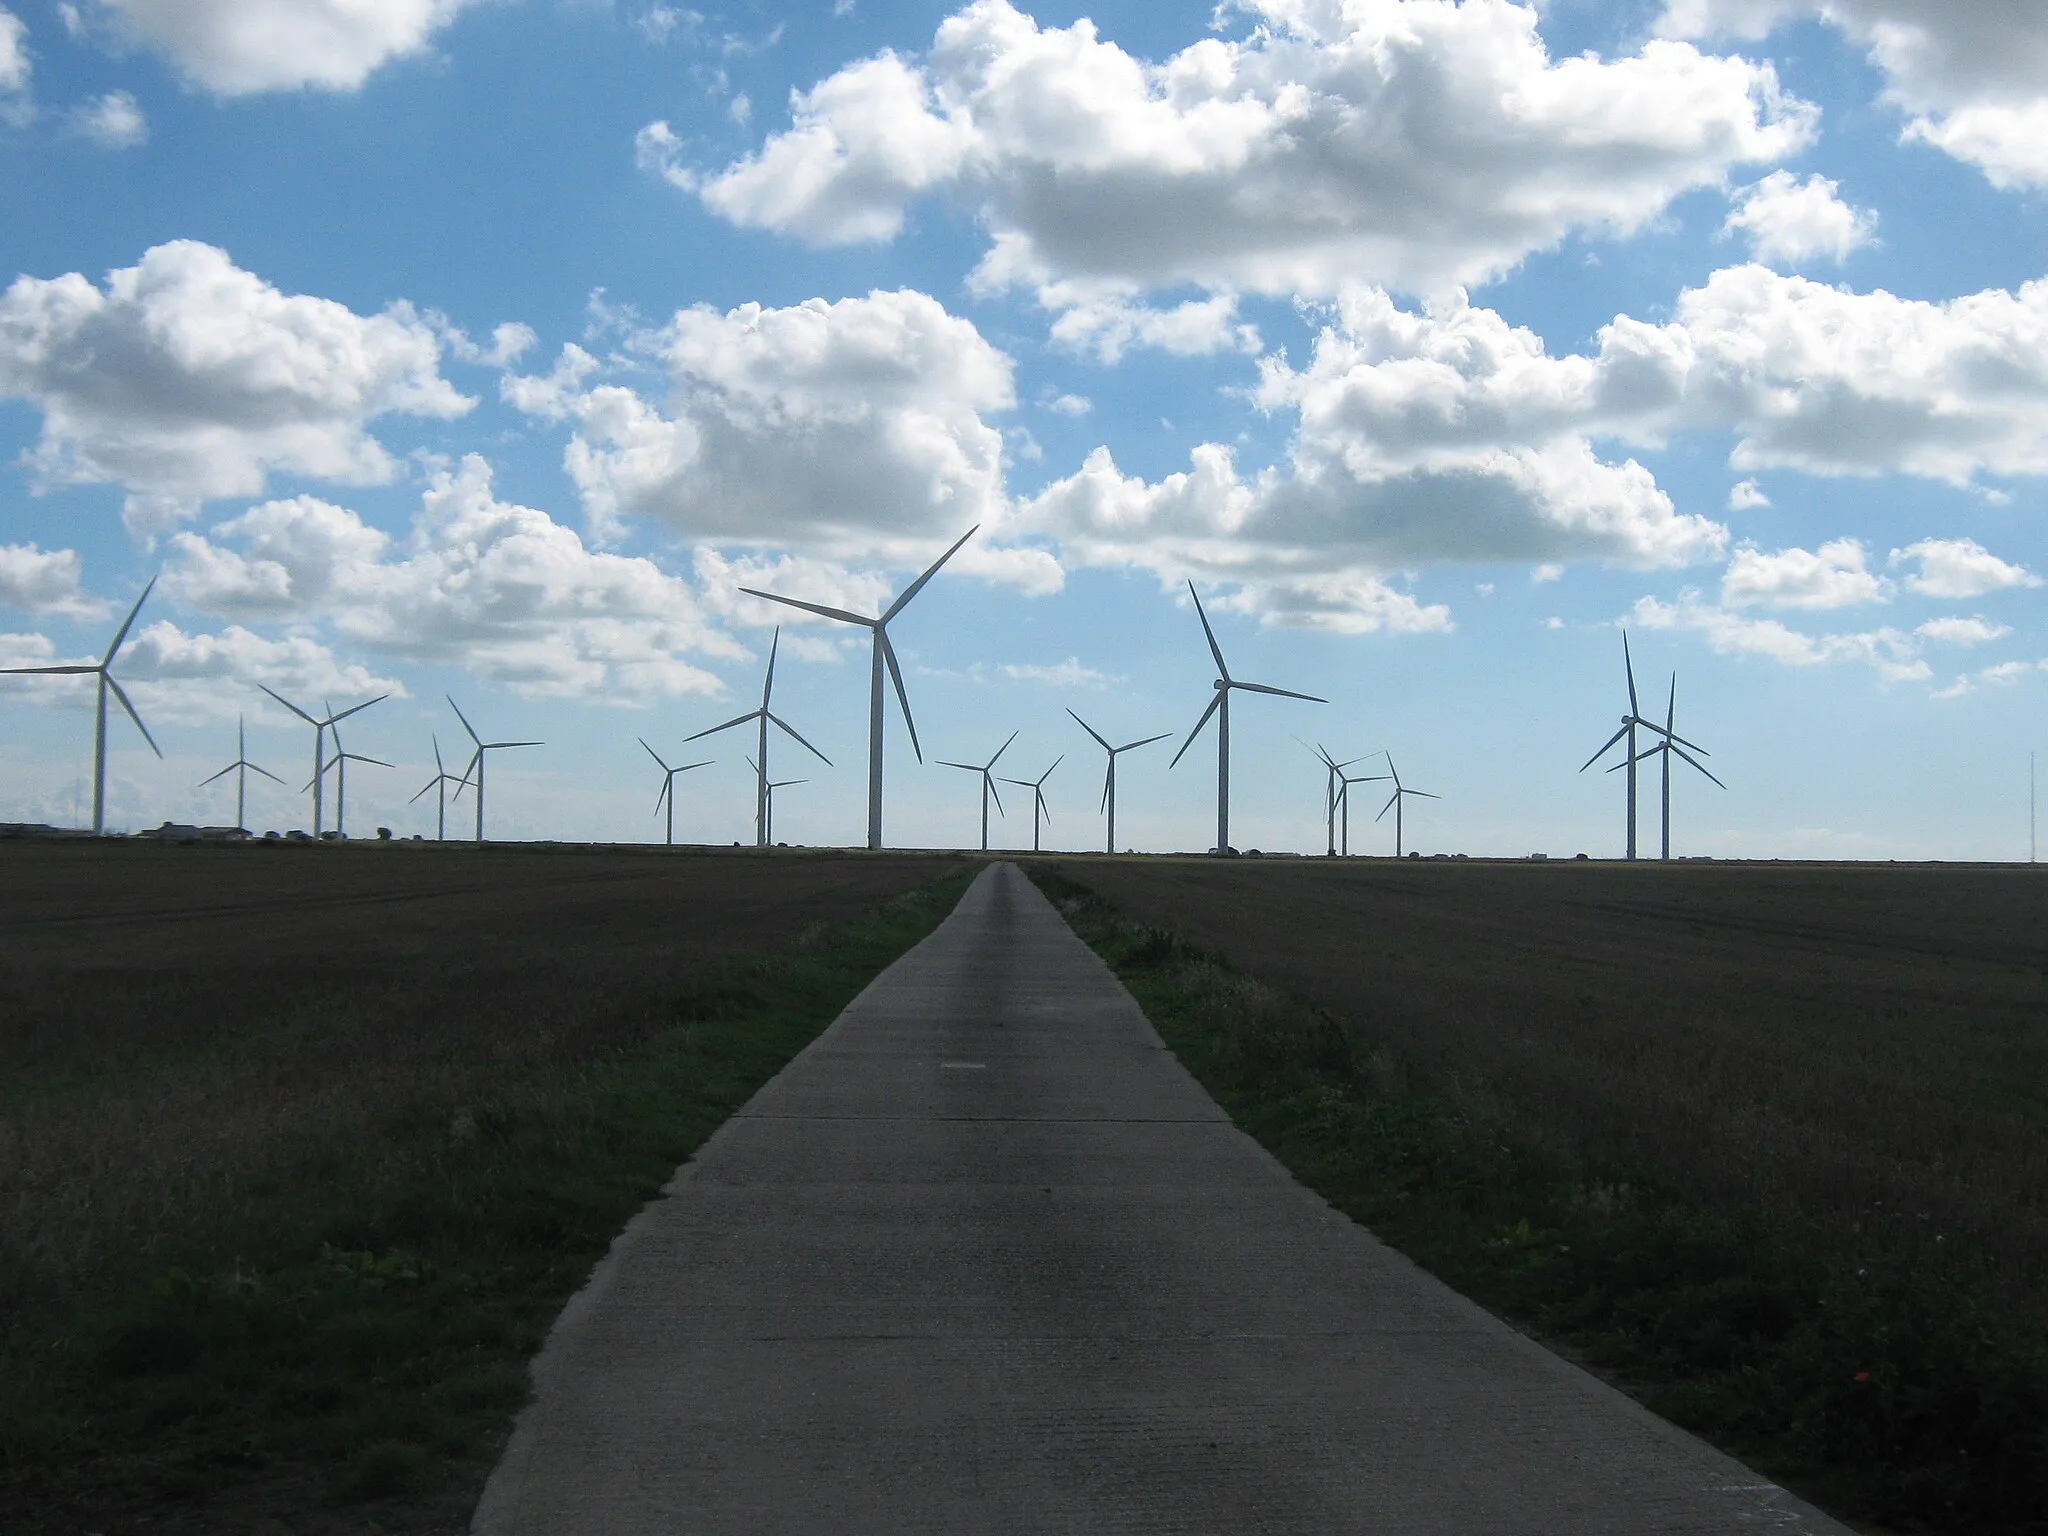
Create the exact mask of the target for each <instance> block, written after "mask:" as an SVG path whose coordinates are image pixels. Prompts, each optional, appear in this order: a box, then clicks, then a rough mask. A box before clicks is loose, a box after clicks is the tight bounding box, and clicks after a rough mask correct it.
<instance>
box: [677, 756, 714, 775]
mask: <svg viewBox="0 0 2048 1536" xmlns="http://www.w3.org/2000/svg"><path fill="white" fill-rule="evenodd" d="M717 761H718V759H717V758H715V757H707V758H705V759H704V761H703V762H701V763H685V764H683V766H682V767H680V768H678V769H677V770H676V772H677V773H688V772H689V771H690V770H691V769H692V768H709V767H710V766H711V765H712V764H713V763H715V762H717Z"/></svg>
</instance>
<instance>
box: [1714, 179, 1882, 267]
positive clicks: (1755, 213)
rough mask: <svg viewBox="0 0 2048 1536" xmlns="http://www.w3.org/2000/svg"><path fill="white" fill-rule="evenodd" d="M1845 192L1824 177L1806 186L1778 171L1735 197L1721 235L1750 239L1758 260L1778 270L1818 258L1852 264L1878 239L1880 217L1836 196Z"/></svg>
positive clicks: (1808, 181) (1837, 184)
mask: <svg viewBox="0 0 2048 1536" xmlns="http://www.w3.org/2000/svg"><path fill="white" fill-rule="evenodd" d="M1840 189H1841V183H1840V182H1835V181H1830V180H1828V178H1827V177H1825V176H1809V177H1807V178H1806V180H1804V181H1801V180H1800V179H1799V178H1798V177H1796V176H1794V175H1793V174H1792V173H1791V172H1790V171H1773V172H1771V174H1770V175H1768V176H1766V177H1764V179H1763V180H1762V181H1759V182H1757V183H1756V184H1755V185H1754V186H1749V187H1744V188H1743V189H1742V190H1741V191H1740V192H1738V193H1737V194H1736V195H1735V206H1734V208H1733V209H1732V210H1731V211H1730V212H1729V214H1728V222H1727V223H1726V224H1724V225H1723V226H1722V232H1723V233H1725V234H1734V233H1736V232H1738V231H1740V232H1741V233H1743V234H1746V235H1747V236H1748V237H1749V242H1750V249H1751V251H1753V252H1754V253H1755V255H1756V259H1757V260H1758V261H1762V262H1769V263H1772V264H1774V265H1776V264H1784V265H1789V266H1797V265H1798V264H1799V263H1801V262H1803V261H1809V260H1811V259H1812V258H1814V257H1816V256H1825V257H1827V258H1829V259H1830V260H1832V261H1838V262H1840V261H1847V260H1848V259H1849V255H1850V253H1851V252H1852V251H1855V250H1858V249H1859V248H1861V247H1863V246H1866V245H1869V244H1870V243H1871V242H1872V241H1873V240H1875V239H1876V238H1877V215H1876V214H1874V213H1871V212H1869V211H1868V210H1866V209H1861V208H1852V207H1850V206H1849V205H1848V204H1847V203H1845V202H1843V201H1842V200H1841V198H1840V197H1838V196H1837V195H1836V194H1837V193H1838V192H1839V191H1840Z"/></svg>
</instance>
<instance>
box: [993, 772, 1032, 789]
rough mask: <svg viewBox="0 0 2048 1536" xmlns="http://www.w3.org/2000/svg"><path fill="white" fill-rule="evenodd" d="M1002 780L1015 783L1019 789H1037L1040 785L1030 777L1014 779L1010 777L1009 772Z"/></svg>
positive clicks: (1006, 782)
mask: <svg viewBox="0 0 2048 1536" xmlns="http://www.w3.org/2000/svg"><path fill="white" fill-rule="evenodd" d="M1001 782H1003V783H1005V784H1014V785H1016V786H1017V787H1018V788H1019V789H1036V788H1037V787H1038V786H1037V785H1036V784H1033V783H1032V782H1031V781H1030V780H1029V779H1013V778H1010V777H1009V776H1008V775H1007V774H1006V775H1004V777H1003V779H1002V781H1001Z"/></svg>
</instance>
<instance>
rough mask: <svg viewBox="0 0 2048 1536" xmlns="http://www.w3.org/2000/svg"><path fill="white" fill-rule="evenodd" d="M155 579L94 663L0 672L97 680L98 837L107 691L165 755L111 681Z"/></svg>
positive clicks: (103, 813) (102, 821)
mask: <svg viewBox="0 0 2048 1536" xmlns="http://www.w3.org/2000/svg"><path fill="white" fill-rule="evenodd" d="M155 587H156V578H155V577H154V576H152V577H150V578H149V585H148V586H146V587H144V588H143V589H142V596H140V597H138V598H137V599H135V606H134V607H133V608H130V609H129V610H128V617H127V618H125V619H123V620H122V621H121V627H120V628H119V629H117V630H115V631H114V643H113V644H112V645H110V646H108V647H107V653H106V655H104V656H102V657H101V658H100V659H99V660H98V661H97V662H91V663H87V662H76V663H72V664H70V665H68V666H57V667H6V668H0V673H4V674H5V675H8V676H14V677H84V676H86V675H88V674H90V675H92V676H94V677H97V678H98V679H99V707H98V711H97V713H96V715H95V717H94V720H95V723H94V726H93V734H92V831H93V836H95V837H98V836H99V835H100V834H101V833H102V832H104V831H105V830H106V824H107V693H108V691H109V690H112V692H113V695H114V697H115V698H116V699H118V700H120V701H121V707H122V708H123V709H125V710H127V711H128V718H129V719H130V720H133V721H134V722H135V729H137V730H138V731H140V732H142V739H143V740H144V741H146V742H148V743H149V750H150V751H152V752H154V753H155V754H156V755H157V756H158V757H162V756H163V755H164V751H163V748H162V747H159V746H158V745H157V744H156V738H155V737H154V736H152V735H150V734H149V727H148V726H146V725H144V724H143V723H142V716H140V715H138V714H137V713H135V706H134V705H133V704H131V703H129V702H128V695H127V694H126V693H125V692H124V691H123V690H122V688H121V685H120V684H119V683H117V682H116V681H114V674H113V671H112V670H111V669H112V667H113V665H114V653H115V652H117V651H119V650H120V649H121V643H122V642H123V641H125V640H126V639H127V638H128V630H129V628H130V626H132V625H133V624H134V623H135V615H137V614H138V613H140V612H142V605H143V604H144V603H146V602H148V601H149V594H150V593H151V592H152V591H153V590H155Z"/></svg>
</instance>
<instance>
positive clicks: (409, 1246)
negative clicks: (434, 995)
mask: <svg viewBox="0 0 2048 1536" xmlns="http://www.w3.org/2000/svg"><path fill="white" fill-rule="evenodd" d="M973 873H974V871H973V870H971V869H970V870H965V871H961V870H957V869H956V871H955V872H953V873H950V874H948V875H947V876H946V877H944V878H942V879H940V880H938V881H936V882H934V883H932V884H929V885H927V886H925V887H923V888H921V889H919V890H916V891H913V892H911V893H910V894H908V895H905V896H902V897H898V898H896V899H895V900H892V901H888V902H884V903H881V904H879V905H877V906H876V907H875V908H874V909H873V910H872V911H871V912H870V913H869V914H868V915H866V916H865V917H863V918H861V919H859V920H857V921H855V922H852V923H849V924H845V925H842V926H839V927H836V928H831V929H827V930H823V931H813V932H809V933H806V934H805V935H804V936H803V937H802V938H801V939H800V940H799V941H798V942H797V944H796V945H795V946H793V947H792V948H789V949H787V950H784V951H781V952H778V953H772V954H761V955H755V956H751V957H748V958H745V959H742V960H738V961H733V962H729V963H727V964H726V965H724V966H723V967H722V968H720V969H719V970H718V971H717V972H716V973H715V974H710V975H706V976H703V977H701V978H700V979H699V980H698V981H697V982H696V983H695V984H693V985H692V986H691V987H690V988H689V989H688V990H686V991H684V992H682V993H680V994H679V995H674V996H672V997H670V998H669V999H668V1002H667V1006H666V1008H665V1009H664V1010H663V1014H662V1016H661V1017H660V1018H659V1019H658V1020H656V1021H655V1023H654V1024H653V1026H652V1027H651V1028H649V1029H648V1030H647V1031H646V1032H644V1033H643V1034H641V1035H640V1036H638V1037H637V1038H634V1037H625V1038H623V1039H622V1041H621V1042H620V1043H617V1044H612V1045H608V1046H607V1048H606V1049H604V1050H603V1052H602V1053H601V1054H599V1055H598V1056H596V1057H595V1058H594V1059H583V1060H569V1061H563V1060H552V1059H542V1060H538V1061H536V1060H531V1059H528V1060H519V1061H516V1062H514V1063H513V1064H512V1065H510V1066H508V1067H507V1068H506V1069H505V1070H504V1071H502V1072H499V1073H497V1074H496V1075H494V1076H491V1077H489V1078H488V1079H486V1080H485V1081H487V1083H488V1087H487V1089H486V1090H485V1091H483V1092H481V1093H475V1092H473V1090H474V1087H475V1084H476V1082H477V1081H478V1080H477V1079H475V1078H473V1077H472V1078H466V1079H464V1080H463V1081H464V1082H465V1083H466V1084H467V1085H468V1086H469V1089H470V1090H472V1096H470V1097H466V1098H464V1099H463V1100H462V1101H461V1102H455V1103H451V1102H449V1101H448V1099H447V1097H446V1096H445V1094H443V1093H441V1092H439V1091H437V1089H436V1088H434V1087H432V1086H429V1087H426V1088H422V1089H421V1090H420V1091H419V1092H418V1093H417V1094H416V1095H414V1096H413V1097H411V1098H407V1097H406V1096H404V1095H403V1094H400V1095H396V1096H394V1099H393V1101H392V1102H391V1103H390V1105H389V1107H388V1110H387V1111H386V1112H385V1113H384V1115H383V1117H382V1119H381V1123H377V1124H374V1125H373V1126H372V1127H371V1128H370V1130H369V1131H368V1133H367V1134H363V1133H358V1134H355V1135H353V1136H351V1137H349V1138H347V1139H338V1138H336V1137H334V1136H332V1135H320V1134H317V1133H309V1134H307V1135H305V1136H303V1137H300V1138H298V1139H297V1140H296V1141H286V1142H282V1143H279V1144H280V1145H285V1146H289V1147H290V1149H291V1150H290V1152H289V1154H288V1155H285V1156H282V1157H280V1158H279V1159H278V1160H277V1161H274V1162H271V1163H268V1164H266V1165H263V1166H259V1167H254V1168H243V1169H240V1170H239V1171H238V1173H237V1174H236V1176H235V1179H234V1180H232V1181H230V1182H232V1183H234V1184H235V1185H236V1187H234V1188H231V1189H230V1188H216V1187H214V1186H206V1187H205V1188H201V1189H199V1190H198V1192H197V1193H195V1194H194V1196H193V1199H194V1202H195V1206H194V1209H193V1211H192V1213H191V1215H192V1222H191V1225H192V1227H193V1229H194V1230H195V1231H203V1232H204V1234H205V1236H204V1240H203V1241H198V1240H195V1241H193V1242H191V1243H190V1244H188V1245H186V1246H183V1247H180V1246H178V1245H177V1244H176V1243H172V1244H170V1245H168V1246H166V1247H165V1248H163V1249H161V1250H160V1251H159V1252H158V1253H157V1254H156V1255H155V1257H154V1259H153V1260H152V1264H151V1268H152V1269H153V1273H150V1274H149V1275H148V1277H147V1278H146V1280H143V1281H142V1282H140V1283H137V1282H136V1281H135V1280H134V1279H133V1278H132V1277H130V1278H127V1279H123V1280H120V1281H119V1283H115V1284H110V1285H107V1286H102V1287H97V1288H96V1287H93V1286H87V1287H86V1288H85V1289H84V1291H83V1292H82V1293H78V1294H73V1295H70V1296H67V1297H65V1298H62V1299H61V1301H53V1302H51V1303H49V1304H46V1305H42V1306H39V1307H37V1308H35V1309H34V1310H33V1311H32V1312H31V1314H30V1315H28V1316H26V1317H17V1318H14V1319H11V1320H10V1324H9V1326H8V1328H7V1331H6V1333H5V1334H4V1335H0V1514H4V1515H5V1518H0V1525H5V1526H6V1527H7V1528H8V1529H10V1530H14V1529H26V1530H35V1529H38V1528H43V1529H50V1530H59V1529H71V1528H74V1527H82V1524H83V1523H84V1522H86V1521H88V1520H89V1519H92V1518H94V1517H97V1516H99V1515H102V1514H104V1513H106V1512H109V1511H112V1512H116V1513H120V1512H123V1511H126V1512H133V1511H135V1510H137V1509H151V1508H159V1507H172V1506H174V1505H175V1503H176V1501H196V1505H197V1507H200V1508H204V1507H205V1505H206V1504H207V1501H209V1500H217V1499H219V1498H221V1497H222V1496H224V1495H227V1494H232V1492H233V1490H234V1489H235V1488H236V1487H237V1485H243V1484H249V1483H252V1482H270V1483H276V1482H278V1481H279V1480H280V1479H281V1480H282V1481H283V1483H284V1484H285V1485H287V1487H288V1488H290V1489H293V1490H297V1491H298V1493H299V1494H301V1495H303V1496H306V1497H313V1498H317V1499H324V1500H333V1501H343V1502H346V1501H363V1500H380V1501H384V1503H385V1505H386V1506H388V1508H387V1517H386V1519H385V1522H384V1523H386V1524H391V1525H397V1526H401V1527H403V1526H407V1525H408V1524H410V1525H413V1526H416V1527H417V1526H421V1525H422V1524H424V1525H434V1524H436V1523H437V1522H438V1523H439V1525H440V1526H441V1527H443V1528H446V1527H447V1526H448V1524H449V1521H450V1520H451V1519H454V1520H456V1521H457V1522H458V1523H459V1520H460V1517H461V1515H464V1514H466V1508H463V1507H462V1506H463V1505H464V1504H465V1503H466V1499H467V1497H468V1496H471V1495H473V1492H474V1487H475V1484H476V1482H477V1480H478V1478H479V1477H480V1476H481V1471H482V1469H483V1468H484V1467H486V1466H487V1465H488V1462H489V1459H490V1458H491V1457H492V1456H493V1455H494V1453H495V1450H496V1447H497V1446H498V1445H499V1444H500V1443H501V1441H502V1437H503V1435H504V1433H505V1432H506V1430H507V1429H508V1427H509V1424H510V1419H511V1416H512V1415H513V1413H514V1412H515V1411H516V1410H517V1409H518V1408H519V1406H520V1405H521V1404H522V1403H523V1402H524V1401H525V1399H526V1395H527V1376H526V1362H527V1360H528V1358H529V1357H530V1356H531V1355H532V1354H533V1353H534V1351H535V1350H536V1349H537V1348H538V1347H539V1344H540V1342H541V1340H542V1338H543V1337H544V1335H545V1332H546V1330H547V1327H548V1325H549V1323H550V1322H551V1320H552V1319H553V1317H554V1315H555V1314H556V1312H557V1311H558V1310H559V1309H560V1307H561V1305H562V1303H563V1301H564V1300H565V1299H566V1298H567V1297H568V1295H569V1294H570V1293H571V1292H573V1291H574V1290H575V1289H576V1288H577V1287H578V1286H579V1285H580V1284H581V1283H582V1281H583V1280H584V1278H585V1277H586V1275H587V1274H588V1272H589V1270H590V1267H591V1265H592V1263H593V1262H594V1261H595V1260H596V1259H597V1258H598V1257H599V1256H600V1255H601V1254H602V1253H603V1252H604V1250H605V1248H606V1247H607V1245H608V1244H609V1243H610V1241H611V1239H612V1237H613V1236H614V1234H616V1233H617V1232H618V1231H619V1229H620V1228H621V1227H622V1226H623V1225H624V1224H625V1222H626V1221H627V1219H628V1218H629V1217H630V1216H631V1215H632V1214H633V1212H634V1211H635V1210H636V1209H638V1208H639V1207H640V1206H641V1205H642V1204H644V1203H645V1202H646V1201H647V1200H648V1199H649V1198H650V1197H651V1196H652V1195H653V1194H654V1193H655V1192H656V1191H657V1190H658V1189H659V1188H660V1187H661V1185H662V1184H663V1183H664V1182H665V1181H666V1180H667V1179H668V1178H669V1176H670V1174H671V1173H672V1172H673V1171H674V1169H675V1168H676V1166H677V1165H678V1164H679V1163H681V1162H682V1161H683V1160H684V1159H686V1158H687V1157H688V1156H690V1154H691V1153H692V1152H693V1151H694V1150H695V1149H696V1148H697V1147H698V1146H699V1145H700V1144H701V1143H702V1142H703V1140H704V1139H705V1137H706V1136H708V1135H709V1134H710V1133H711V1132H712V1131H713V1130H714V1129H716V1128H717V1127H718V1125H719V1124H721V1123H722V1122H723V1121H724V1120H725V1119H726V1118H727V1117H728V1116H730V1115H731V1113H732V1112H733V1111H734V1110H735V1109H736V1108H738V1107H739V1106H740V1105H741V1104H742V1103H744V1102H745V1101H746V1100H747V1099H748V1098H749V1097H750V1096H751V1095H752V1094H753V1093H754V1091H755V1090H756V1089H757V1088H759V1087H760V1086H761V1084H762V1083H764V1082H765V1081H766V1080H767V1079H768V1078H770V1077H771V1076H773V1075H774V1074H775V1073H776V1072H777V1071H778V1070H780V1068H781V1067H782V1066H783V1065H784V1063H786V1062H787V1061H788V1060H789V1059H790V1058H791V1057H792V1056H793V1055H794V1054H795V1053H796V1052H797V1051H799V1050H800V1049H802V1047H803V1046H804V1045H806V1044H807V1043H808V1042H809V1041H810V1040H812V1039H813V1038H814V1037H815V1036H816V1035H817V1034H818V1032H819V1031H820V1030H821V1029H822V1028H823V1027H824V1026H825V1025H826V1024H827V1023H829V1022H830V1021H831V1020H832V1019H833V1018H834V1017H835V1016H837V1014H838V1013H839V1011H840V1010H841V1009H842V1008H843V1007H844V1006H845V1005H846V1003H847V1002H849V1001H850V1000H851V999H852V998H853V996H854V995H855V994H856V993H857V992H858V991H859V990H860V988H861V987H863V986H864V985H865V984H866V983H867V982H868V981H869V980H870V979H872V978H873V977H874V975H875V974H876V973H877V972H879V971H880V970H881V969H882V968H883V967H884V966H886V965H887V964H888V963H889V962H890V961H892V960H894V959H895V958H896V957H897V956H898V955H900V954H901V953H902V952H903V951H904V950H905V949H906V948H908V947H909V946H910V945H911V944H913V943H914V942H916V941H917V940H918V939H920V938H921V937H923V936H924V935H925V934H926V933H928V932H930V931H931V929H932V928H933V927H935V926H936V925H937V923H938V922H939V920H940V919H941V918H943V917H944V915H945V914H946V913H947V912H949V911H950V910H951V909H952V907H953V905H954V904H955V903H956V902H957V900H958V898H959V896H960V894H961V892H962V891H963V890H964V888H965V886H966V884H967V882H968V880H969V879H970V878H971V877H972V874H973ZM221 1048H223V1049H225V1048H228V1047H226V1046H223V1047H221ZM66 1091H67V1092H76V1091H78V1089H77V1088H76V1087H75V1086H74V1087H73V1088H71V1089H67V1090H66ZM209 1191H210V1192H209ZM201 1206H205V1207H206V1208H205V1209H201V1208H200V1207H201ZM244 1211H246V1212H248V1213H250V1214H248V1215H246V1216H238V1215H236V1214H235V1213H237V1212H244ZM223 1213H226V1214H223ZM409 1501H410V1502H409ZM437 1501H438V1502H437ZM451 1501H452V1502H451ZM409 1508H410V1509H412V1510H413V1513H414V1515H415V1516H417V1518H414V1519H410V1520H409V1519H408V1516H407V1511H408V1509H409ZM30 1511H35V1512H37V1514H35V1515H31V1514H29V1513H28V1512H30ZM421 1511H425V1513H420V1512H421ZM451 1511H455V1513H453V1514H451ZM223 1519H225V1517H223ZM17 1520H21V1521H23V1522H24V1523H22V1524H16V1523H15V1522H16V1521H17ZM209 1528H210V1527H209Z"/></svg>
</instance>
